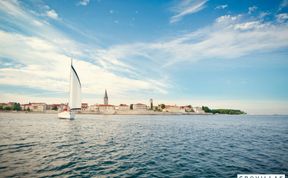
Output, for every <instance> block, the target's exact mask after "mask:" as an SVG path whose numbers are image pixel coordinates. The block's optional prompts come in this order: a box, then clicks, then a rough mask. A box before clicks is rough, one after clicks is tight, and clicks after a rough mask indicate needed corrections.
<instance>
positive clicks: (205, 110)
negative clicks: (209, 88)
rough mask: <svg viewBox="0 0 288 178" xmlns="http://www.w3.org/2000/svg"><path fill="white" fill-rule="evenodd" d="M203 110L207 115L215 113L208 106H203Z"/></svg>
mask: <svg viewBox="0 0 288 178" xmlns="http://www.w3.org/2000/svg"><path fill="white" fill-rule="evenodd" d="M202 110H203V111H204V112H206V113H213V111H212V110H211V109H210V108H208V107H207V106H202Z"/></svg>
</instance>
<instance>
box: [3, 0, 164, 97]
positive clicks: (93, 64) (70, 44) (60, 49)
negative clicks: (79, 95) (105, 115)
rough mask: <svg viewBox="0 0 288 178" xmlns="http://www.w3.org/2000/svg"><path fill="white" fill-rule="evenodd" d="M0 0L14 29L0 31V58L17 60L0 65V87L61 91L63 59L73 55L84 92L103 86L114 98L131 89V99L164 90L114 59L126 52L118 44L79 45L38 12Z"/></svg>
mask: <svg viewBox="0 0 288 178" xmlns="http://www.w3.org/2000/svg"><path fill="white" fill-rule="evenodd" d="M0 3H1V6H0V11H1V13H2V14H3V15H5V19H6V20H7V23H6V24H9V25H11V24H13V27H14V28H16V29H17V28H18V29H19V31H18V30H16V31H13V32H11V31H10V32H8V31H5V30H0V58H1V59H3V58H5V59H9V60H10V61H9V62H10V63H15V64H16V63H17V64H19V65H6V66H5V67H4V66H1V68H0V84H1V85H9V86H19V87H28V88H33V89H41V90H45V91H50V92H60V91H62V92H63V91H66V92H67V89H68V80H67V78H68V76H69V74H68V72H69V68H68V67H69V61H70V57H71V56H72V55H74V56H75V57H76V60H75V61H74V64H75V68H76V69H77V70H78V74H79V76H80V78H81V80H82V83H83V92H84V94H93V95H101V96H102V94H103V89H104V88H109V89H110V92H109V93H111V94H114V95H117V96H118V97H121V96H127V93H133V92H134V93H135V94H134V97H135V96H137V93H139V92H137V91H141V93H150V94H153V93H162V94H165V93H167V84H168V83H167V81H165V80H162V81H156V80H151V78H147V77H145V75H141V71H144V69H141V68H137V70H136V69H135V67H136V66H130V65H128V64H126V63H125V62H122V61H121V60H119V56H120V57H121V55H122V54H125V53H126V51H125V50H124V48H121V49H118V48H117V47H113V49H111V50H110V49H101V48H97V47H91V46H87V45H85V44H81V43H79V42H76V41H74V40H73V39H70V38H69V37H67V36H66V35H65V34H63V33H61V32H60V31H58V30H57V29H56V28H54V27H53V26H52V25H51V24H49V23H47V22H46V21H45V18H42V17H43V16H39V15H34V14H32V13H30V11H27V10H25V9H24V7H22V6H21V4H19V3H18V2H17V1H1V2H0ZM7 7H8V8H9V9H7ZM8 21H9V23H8ZM35 22H38V23H39V24H41V25H39V24H35ZM0 27H1V28H2V27H3V26H0ZM1 28H0V29H1ZM26 31H27V32H29V35H26ZM15 51H17V53H15ZM65 66H66V67H65ZM19 81H22V82H19Z"/></svg>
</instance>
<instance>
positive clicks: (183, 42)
mask: <svg viewBox="0 0 288 178" xmlns="http://www.w3.org/2000/svg"><path fill="white" fill-rule="evenodd" d="M285 47H288V27H287V26H286V25H280V24H271V23H269V22H264V21H262V20H255V19H253V20H252V21H251V20H246V19H245V16H242V15H236V16H231V15H225V16H221V17H219V18H217V19H216V20H215V23H214V24H213V25H211V26H208V27H206V28H202V29H199V30H197V31H194V32H191V33H187V34H184V35H181V36H177V37H175V38H173V39H170V40H165V41H158V42H155V43H137V44H133V45H126V46H125V47H124V46H119V47H118V49H117V51H123V50H124V49H125V50H124V51H126V52H124V53H118V54H116V55H115V56H118V57H117V58H118V60H121V59H123V58H129V57H131V56H143V57H144V58H145V59H146V60H153V61H154V62H155V63H158V64H159V65H160V66H162V67H169V66H174V65H173V64H176V63H179V62H184V61H185V62H194V61H199V60H203V59H210V58H214V59H215V58H222V59H233V58H238V57H241V56H245V55H250V54H253V53H257V52H263V51H265V52H272V51H273V50H277V49H281V48H285ZM121 48H122V49H121Z"/></svg>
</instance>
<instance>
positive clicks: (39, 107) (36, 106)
mask: <svg viewBox="0 0 288 178" xmlns="http://www.w3.org/2000/svg"><path fill="white" fill-rule="evenodd" d="M46 106H47V104H46V103H29V104H22V105H21V109H22V110H30V111H33V112H44V111H46Z"/></svg>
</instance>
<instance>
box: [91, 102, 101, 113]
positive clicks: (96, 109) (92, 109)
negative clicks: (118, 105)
mask: <svg viewBox="0 0 288 178" xmlns="http://www.w3.org/2000/svg"><path fill="white" fill-rule="evenodd" d="M89 111H91V112H99V106H98V104H93V105H90V106H89Z"/></svg>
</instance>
